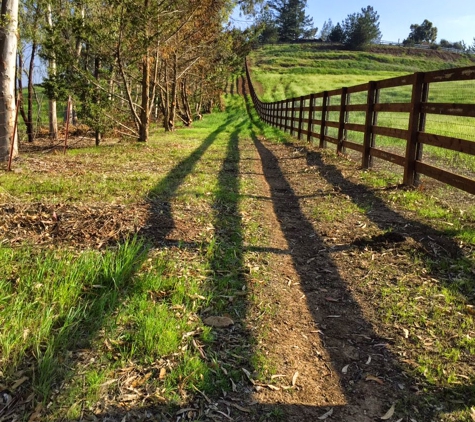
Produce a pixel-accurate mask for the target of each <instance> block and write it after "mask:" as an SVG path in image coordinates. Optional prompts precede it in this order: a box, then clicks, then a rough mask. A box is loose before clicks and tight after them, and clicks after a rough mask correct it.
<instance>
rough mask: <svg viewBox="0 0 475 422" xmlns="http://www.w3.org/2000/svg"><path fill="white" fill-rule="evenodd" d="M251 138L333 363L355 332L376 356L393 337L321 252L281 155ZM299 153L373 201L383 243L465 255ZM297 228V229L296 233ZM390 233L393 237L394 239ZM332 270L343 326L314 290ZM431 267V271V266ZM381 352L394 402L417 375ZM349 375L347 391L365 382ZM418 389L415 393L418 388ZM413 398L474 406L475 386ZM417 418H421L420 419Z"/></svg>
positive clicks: (372, 242) (349, 191)
mask: <svg viewBox="0 0 475 422" xmlns="http://www.w3.org/2000/svg"><path fill="white" fill-rule="evenodd" d="M253 138H254V142H255V144H256V148H257V149H258V151H259V154H260V155H261V158H262V161H263V163H264V174H265V177H266V180H267V182H268V184H269V185H270V188H271V192H272V198H273V202H274V210H275V212H276V214H277V217H278V220H279V221H280V222H281V228H282V230H283V232H284V234H285V237H286V239H287V241H288V242H289V244H290V246H291V247H290V249H291V251H292V252H291V254H292V259H293V262H294V266H295V269H296V270H297V272H298V273H299V275H300V277H301V279H302V286H303V288H304V291H305V293H306V297H307V303H308V306H309V308H310V309H311V310H312V313H313V316H314V319H315V322H316V323H317V324H319V325H320V324H324V325H326V326H327V327H328V328H327V329H326V330H325V333H327V332H328V333H331V332H337V333H338V335H337V337H331V336H327V335H325V336H323V337H322V339H324V341H325V344H326V346H327V350H328V351H329V352H330V355H331V360H332V363H333V365H334V367H335V368H342V367H343V366H344V365H346V364H348V354H347V353H346V351H345V347H347V345H346V344H345V338H346V339H351V338H352V336H354V334H355V333H361V334H362V336H363V337H361V338H363V339H365V340H364V341H359V342H358V343H357V344H358V349H359V350H360V353H359V355H360V356H362V355H366V356H368V355H371V353H373V354H374V344H375V343H391V340H390V339H385V338H379V337H378V336H377V335H376V334H375V333H374V331H373V329H372V327H371V325H370V324H369V323H368V322H367V321H365V319H364V316H363V315H362V313H361V311H360V310H359V309H358V306H357V304H356V302H355V300H354V299H353V298H352V294H351V292H350V291H349V290H348V288H347V286H346V283H345V280H344V279H342V277H341V276H340V275H339V274H338V271H337V269H336V267H335V265H334V263H333V262H332V258H331V257H330V256H329V255H328V254H326V253H323V254H322V252H321V251H322V250H325V249H326V247H325V244H324V243H323V241H322V239H321V238H320V237H319V235H318V233H316V232H315V230H314V229H313V227H312V225H311V223H310V222H309V221H308V219H307V218H306V217H305V215H304V213H303V212H302V211H301V210H300V207H299V205H298V204H299V199H301V198H300V197H297V196H296V195H295V193H294V192H293V190H292V188H291V186H290V184H289V183H288V182H287V180H286V177H285V175H284V173H283V172H282V170H281V168H280V167H279V164H278V159H277V158H276V157H275V156H274V155H273V153H272V152H271V151H270V149H268V148H266V146H265V145H264V144H263V143H262V142H261V141H259V139H258V138H257V137H256V136H254V137H253ZM286 147H287V148H289V156H290V155H291V152H293V151H295V148H296V146H295V145H294V144H292V143H288V144H286ZM298 151H299V153H301V154H305V155H306V161H307V165H309V166H312V167H314V168H316V169H317V172H318V174H319V175H320V176H321V177H323V178H324V179H325V180H326V181H327V182H328V183H329V184H330V185H331V186H332V187H333V189H334V190H335V191H337V192H339V193H340V194H342V195H346V196H347V197H348V198H350V199H351V201H352V202H354V203H355V204H356V205H357V206H359V207H361V208H364V207H365V206H367V204H368V203H371V213H369V214H368V215H367V216H368V218H369V219H370V220H371V221H372V222H373V223H375V224H376V225H377V226H378V227H379V228H380V229H381V230H383V231H387V233H388V236H387V237H388V238H387V239H384V241H387V240H389V241H395V242H399V241H401V240H403V239H405V238H412V239H414V241H416V242H417V243H418V244H419V245H420V248H419V251H418V252H419V253H420V254H422V255H424V256H425V259H427V260H428V261H432V262H434V261H437V260H441V259H444V260H446V261H450V259H454V258H460V257H462V256H463V251H462V250H461V248H460V246H459V245H458V244H457V242H456V241H454V240H453V239H450V238H448V237H447V236H446V235H444V233H441V232H440V231H438V230H436V229H434V228H433V227H430V226H428V225H426V224H423V223H421V222H420V221H415V220H411V219H408V218H406V217H404V216H403V215H401V214H399V213H398V212H396V211H394V210H392V209H391V208H389V207H388V206H387V204H386V203H385V202H384V201H383V200H382V199H381V198H379V197H377V196H376V195H375V193H374V192H373V191H372V190H371V189H369V188H368V187H366V186H363V185H359V184H354V183H352V182H351V181H349V180H348V179H346V178H345V177H344V176H343V175H342V173H341V171H340V170H338V169H337V168H336V167H335V166H333V165H328V164H326V163H325V162H324V160H323V159H322V155H321V154H320V153H319V152H315V151H313V150H311V149H308V148H306V147H303V146H302V144H299V145H298ZM266 163H270V164H266ZM295 227H298V228H299V229H298V230H297V231H296V230H295ZM390 237H392V238H391V239H390ZM379 242H380V239H378V238H377V237H374V238H372V239H369V240H368V239H358V240H357V241H354V242H352V243H350V244H347V245H341V246H337V247H335V248H334V251H338V250H340V251H345V250H352V249H355V248H361V247H370V248H371V247H377V246H378V244H379ZM315 256H317V259H316V260H313V261H312V258H315ZM310 261H311V262H310ZM328 268H330V269H331V270H332V276H331V277H330V278H329V277H325V280H326V282H325V284H324V287H325V289H326V290H328V294H329V295H330V296H332V293H331V292H332V291H334V294H336V292H340V294H342V293H341V292H343V300H342V301H343V302H345V303H348V304H351V305H349V306H348V308H347V311H346V314H345V323H344V324H341V322H342V321H341V319H339V320H338V321H334V320H325V319H324V318H325V315H329V314H332V313H336V312H338V311H337V310H336V308H334V307H332V306H331V304H330V303H328V302H325V301H324V300H322V299H321V298H318V297H317V296H316V295H315V291H316V290H317V288H318V284H316V283H315V275H317V274H319V273H321V271H322V269H323V270H324V271H326V270H328ZM428 271H429V273H430V269H429V268H428ZM434 276H435V275H434ZM439 282H440V283H441V285H444V284H445V285H446V286H447V287H450V285H449V284H447V283H448V280H446V279H439ZM473 299H474V298H473V296H470V295H468V296H466V300H467V302H470V301H471V302H472V303H473ZM353 339H354V337H353ZM366 339H368V340H366ZM369 339H371V340H369ZM372 350H373V351H372ZM381 352H382V354H383V356H384V362H385V364H384V373H385V374H387V375H388V377H387V378H388V379H391V380H392V382H393V385H392V387H390V388H389V389H382V390H381V391H383V390H384V393H383V395H382V396H381V399H382V400H384V398H386V400H389V399H390V398H392V399H393V400H395V401H396V400H399V401H400V400H401V398H400V397H399V398H398V395H399V394H398V391H397V390H398V389H397V385H398V384H400V383H402V384H403V385H406V386H407V387H408V388H410V387H411V385H413V386H414V385H416V384H417V383H418V382H417V380H415V379H411V377H410V375H409V374H408V373H407V371H405V370H404V367H403V366H401V364H400V361H399V358H398V357H396V356H394V355H393V354H391V353H390V352H389V350H387V349H384V350H381ZM345 362H346V363H345ZM355 364H356V365H357V366H359V367H360V368H361V367H362V366H363V365H362V361H361V360H360V361H359V362H358V361H355ZM346 378H347V377H346V376H345V377H342V380H341V381H342V386H343V388H344V390H345V391H347V392H350V391H351V392H352V391H354V389H355V388H360V387H361V388H364V386H363V385H361V380H357V379H356V378H354V379H353V380H352V381H353V382H352V383H351V385H350V384H348V383H347V379H346ZM408 384H409V385H408ZM414 390H415V391H417V390H418V388H415V389H414ZM411 402H412V404H413V405H416V404H418V403H419V404H422V403H424V404H427V403H431V404H432V408H434V407H436V406H434V404H438V405H439V406H440V405H442V406H443V407H445V409H457V408H465V406H471V405H472V406H473V405H474V404H475V384H473V383H472V384H471V383H468V384H467V385H464V386H461V385H455V386H454V387H449V388H438V389H434V390H433V391H430V392H429V395H426V394H424V393H418V395H414V397H412V399H411ZM408 404H409V403H408ZM352 405H353V404H352V403H351V402H350V403H349V404H348V407H347V409H346V410H345V409H340V411H341V412H342V414H344V415H346V411H347V410H348V409H349V408H351V407H352ZM337 415H338V414H337ZM435 416H436V413H434V414H433V415H432V416H431V417H430V418H429V419H427V420H434V419H432V418H433V417H435ZM345 417H346V418H347V419H346V418H345ZM345 417H342V416H340V420H354V419H352V418H351V417H349V416H345ZM355 420H356V419H355ZM358 420H359V419H358ZM417 420H421V419H419V417H418V418H417Z"/></svg>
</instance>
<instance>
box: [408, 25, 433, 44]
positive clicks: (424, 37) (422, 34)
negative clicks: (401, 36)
mask: <svg viewBox="0 0 475 422" xmlns="http://www.w3.org/2000/svg"><path fill="white" fill-rule="evenodd" d="M436 39H437V28H436V27H435V26H434V25H433V24H432V22H431V21H428V20H427V19H424V22H422V24H421V25H418V24H417V23H414V24H412V25H411V32H410V33H409V36H408V37H407V38H406V39H405V40H404V41H403V44H404V45H413V44H420V43H422V42H428V43H430V44H432V43H434V42H435V40H436Z"/></svg>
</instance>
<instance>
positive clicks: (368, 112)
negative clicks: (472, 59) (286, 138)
mask: <svg viewBox="0 0 475 422" xmlns="http://www.w3.org/2000/svg"><path fill="white" fill-rule="evenodd" d="M246 74H247V79H248V83H249V89H250V94H251V97H252V101H253V103H254V107H255V109H256V111H257V113H258V115H259V117H260V118H261V120H263V121H264V122H266V123H268V124H270V125H272V126H275V127H278V128H280V129H282V130H284V131H286V132H289V133H290V134H291V135H292V136H297V137H298V138H299V139H300V140H302V139H305V140H307V141H308V142H316V141H318V144H319V146H320V147H321V148H325V147H326V146H327V144H328V143H331V144H334V145H336V148H337V152H344V151H345V150H346V149H350V150H353V151H357V152H358V153H360V154H361V156H362V160H361V163H362V167H363V168H369V167H371V165H372V159H373V158H378V159H382V160H386V161H389V162H392V163H393V164H396V165H399V166H402V167H403V169H404V176H403V184H405V185H408V186H412V185H415V184H416V183H417V181H418V176H419V175H421V174H422V175H425V176H428V177H431V178H433V179H436V180H439V181H441V182H443V183H445V184H448V185H451V186H454V187H456V188H459V189H461V190H464V191H466V192H469V193H471V194H475V180H474V179H473V178H471V177H467V176H466V175H462V174H457V173H454V172H453V166H451V168H450V171H449V170H446V169H443V168H439V167H436V166H434V165H431V164H428V163H427V162H423V154H422V152H423V146H424V145H430V146H433V147H437V148H441V149H444V150H446V151H452V152H455V153H460V154H461V155H463V154H466V155H467V156H470V159H471V160H473V162H475V157H474V156H475V66H471V67H465V68H456V69H448V70H438V71H432V72H426V73H424V72H418V73H414V74H412V75H406V76H400V77H396V78H391V79H385V80H380V81H370V82H368V83H365V84H361V85H356V86H352V87H343V88H340V89H335V90H332V91H324V92H319V93H316V94H309V95H305V96H302V97H296V98H290V99H285V100H282V101H276V102H262V101H261V100H260V99H259V98H258V96H257V94H256V91H255V89H254V87H253V84H252V81H251V77H250V71H249V67H248V64H247V63H246ZM461 81H465V82H468V81H471V83H472V84H473V86H472V85H471V86H470V87H469V89H464V88H463V86H460V85H457V84H458V83H460V82H461ZM454 87H455V88H454ZM442 92H449V93H450V94H451V95H450V99H455V100H456V102H447V95H445V96H444V95H442V94H441V93H442ZM430 93H431V94H430ZM455 94H457V95H455ZM444 100H445V101H444ZM448 127H451V128H453V131H452V132H450V131H447V128H448ZM451 133H455V134H456V136H451V135H450V134H451ZM377 136H382V137H388V138H390V139H392V140H393V141H394V145H399V150H398V148H389V149H388V148H386V149H385V148H382V147H379V145H378V147H376V138H377Z"/></svg>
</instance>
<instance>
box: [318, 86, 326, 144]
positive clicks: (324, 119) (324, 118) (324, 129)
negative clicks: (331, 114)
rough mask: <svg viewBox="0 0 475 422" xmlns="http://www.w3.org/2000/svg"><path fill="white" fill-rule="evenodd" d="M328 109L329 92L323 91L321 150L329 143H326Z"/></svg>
mask: <svg viewBox="0 0 475 422" xmlns="http://www.w3.org/2000/svg"><path fill="white" fill-rule="evenodd" d="M327 107H328V91H323V101H322V123H321V125H320V145H319V147H320V148H326V146H327V142H326V141H325V135H326V134H327V128H326V125H325V122H326V120H327V113H328V112H327Z"/></svg>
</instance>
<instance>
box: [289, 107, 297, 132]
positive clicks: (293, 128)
mask: <svg viewBox="0 0 475 422" xmlns="http://www.w3.org/2000/svg"><path fill="white" fill-rule="evenodd" d="M295 102H296V101H295V98H292V110H291V112H290V135H291V136H294V132H295V127H294V121H295Z"/></svg>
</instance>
